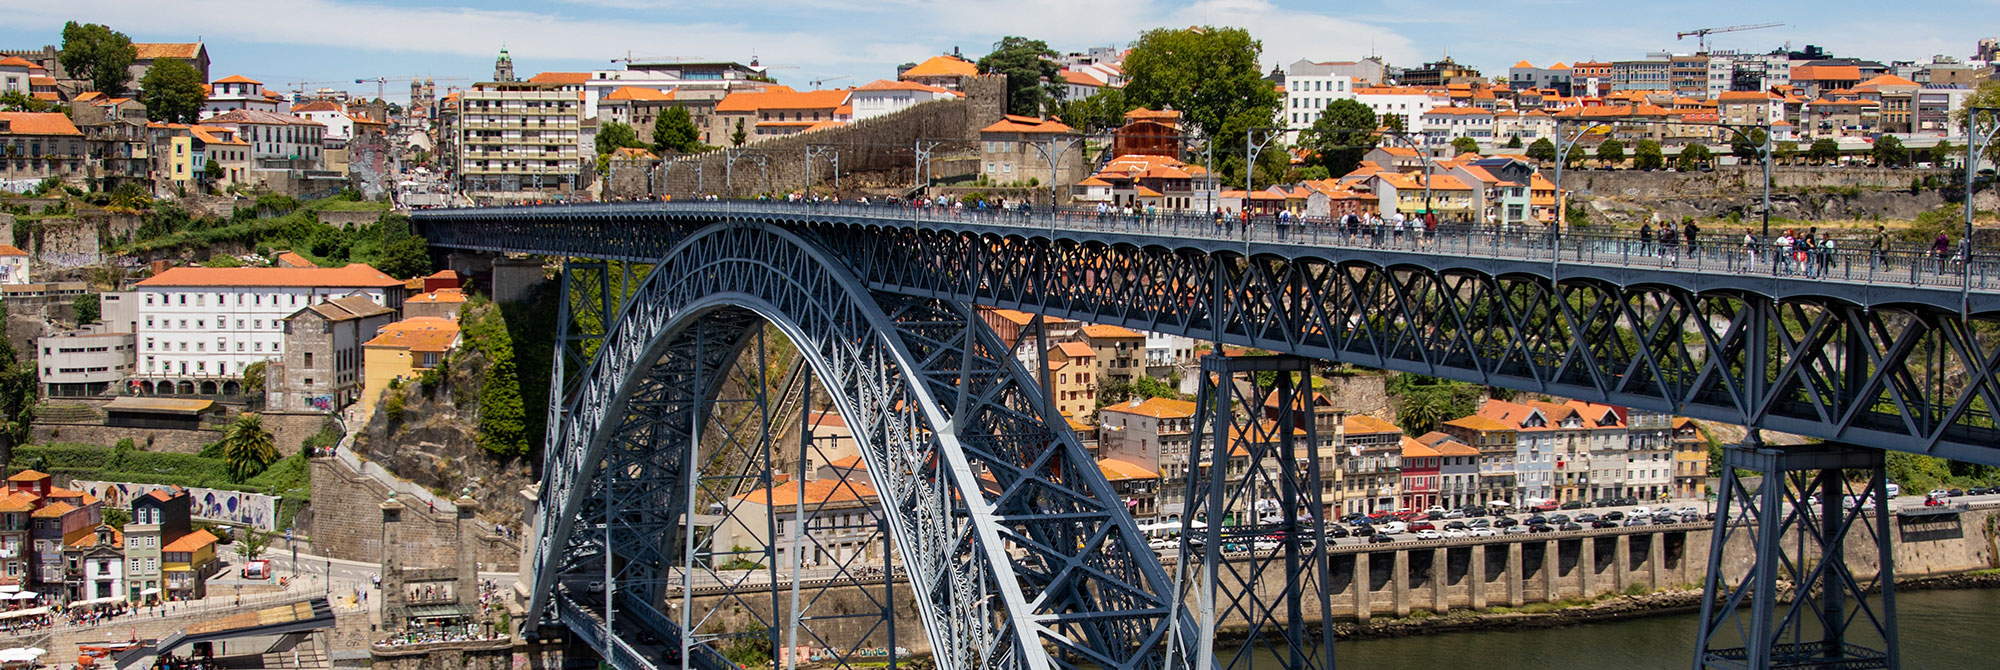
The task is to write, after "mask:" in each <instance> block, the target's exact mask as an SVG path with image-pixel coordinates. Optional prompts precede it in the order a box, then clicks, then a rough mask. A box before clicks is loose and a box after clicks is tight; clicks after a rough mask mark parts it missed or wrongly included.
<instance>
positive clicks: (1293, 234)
mask: <svg viewBox="0 0 2000 670" xmlns="http://www.w3.org/2000/svg"><path fill="white" fill-rule="evenodd" d="M551 207H567V208H585V207H613V208H616V207H640V208H645V209H649V210H656V209H660V208H665V209H670V210H675V209H678V210H685V211H690V212H715V213H719V214H726V215H758V216H780V217H783V216H802V215H803V216H813V217H829V216H832V217H847V218H853V219H857V220H874V221H881V220H885V219H888V220H898V221H904V222H908V223H912V224H916V225H919V226H922V225H925V224H932V225H940V226H945V225H980V226H992V227H998V228H1011V229H1016V230H1019V231H1021V232H1022V233H1024V234H1032V233H1037V232H1040V233H1064V232H1067V233H1072V234H1074V233H1098V234H1106V235H1138V236H1155V237H1168V238H1181V239H1201V240H1209V241H1214V242H1239V243H1243V244H1245V245H1249V244H1260V245H1292V246H1298V247H1308V248H1328V249H1347V250H1369V251H1381V252H1396V253H1404V254H1418V255H1436V256H1448V257H1454V258H1465V257H1481V258H1491V259H1503V260H1514V261H1527V262H1546V263H1549V264H1550V267H1551V270H1552V271H1555V272H1558V273H1560V271H1561V270H1560V268H1561V266H1563V265H1566V264H1567V265H1588V266H1600V267H1603V266H1610V267H1629V268H1643V269H1661V270H1668V271H1684V272H1695V273H1732V274H1757V275H1767V276H1772V277H1780V278H1786V279H1796V280H1810V281H1829V282H1842V283H1852V284H1875V285H1894V286H1904V287H1908V286H1921V287H1939V288H1960V287H1967V288H1971V289H1975V290H2000V254H1991V253H1974V254H1973V255H1972V257H1971V259H1970V260H1969V261H1968V260H1967V259H1966V258H1965V257H1964V256H1963V255H1962V254H1961V253H1959V252H1958V251H1956V249H1957V245H1955V244H1952V245H1948V247H1949V248H1950V249H1952V250H1951V251H1947V252H1943V253H1938V252H1935V251H1933V250H1932V248H1931V247H1929V246H1926V245H1921V244H1910V243H1905V242H1898V241H1890V242H1888V243H1887V244H1883V245H1882V246H1881V248H1873V247H1874V244H1873V242H1872V238H1855V237H1852V236H1848V237H1836V238H1834V244H1833V246H1832V247H1831V248H1826V247H1824V246H1822V247H1817V248H1810V249H1808V248H1805V247H1804V246H1803V245H1799V244H1794V245H1790V246H1783V247H1781V246H1780V245H1778V244H1777V242H1776V241H1775V240H1767V239H1756V238H1747V239H1746V237H1745V232H1744V231H1742V230H1740V229H1739V230H1731V231H1726V232H1721V233H1707V234H1703V235H1700V236H1698V237H1696V238H1695V239H1692V240H1688V239H1682V240H1677V241H1675V242H1674V243H1667V242H1664V241H1662V240H1659V239H1642V238H1640V237H1639V236H1638V235H1635V234H1631V233H1624V232H1610V233H1600V232H1594V231H1575V230H1572V231H1568V232H1563V233H1561V234H1552V233H1551V232H1550V230H1551V229H1549V228H1548V227H1546V226H1542V225H1540V224H1531V226H1486V225H1479V224H1464V223H1451V224H1440V225H1439V226H1437V228H1436V229H1435V230H1426V229H1424V227H1423V226H1422V224H1421V222H1419V221H1415V220H1412V221H1409V222H1408V223H1407V224H1406V225H1405V226H1404V227H1402V228H1400V229H1399V228H1397V227H1396V226H1395V224H1393V223H1391V222H1388V221H1382V220H1377V221H1343V220H1339V219H1328V218H1319V217H1292V218H1287V219H1280V218H1277V217H1273V216H1269V215H1262V216H1254V217H1251V218H1249V219H1248V220H1245V219H1241V218H1236V217H1229V216H1224V217H1220V218H1218V217H1216V216H1214V215H1211V214H1205V213H1186V212H1156V213H1145V212H1132V213H1127V212H1125V211H1122V210H1115V211H1106V212H1102V213H1100V212H1098V211H1096V210H1089V209H1068V208H1065V209H1053V210H1051V209H1048V208H1029V207H1019V208H1005V209H1002V208H964V207H958V206H949V207H948V206H940V205H921V204H917V205H913V204H911V203H908V202H897V203H877V204H860V203H831V202H809V201H808V202H787V201H773V200H705V201H689V202H671V203H624V204H619V203H612V204H609V205H584V204H580V205H560V204H558V205H544V206H538V207H533V208H502V210H503V211H506V210H515V209H519V210H520V211H523V212H541V213H546V211H547V209H548V208H551Z"/></svg>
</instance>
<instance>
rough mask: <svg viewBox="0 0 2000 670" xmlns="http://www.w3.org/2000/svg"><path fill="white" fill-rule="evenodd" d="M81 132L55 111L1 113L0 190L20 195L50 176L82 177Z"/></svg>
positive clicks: (83, 167)
mask: <svg viewBox="0 0 2000 670" xmlns="http://www.w3.org/2000/svg"><path fill="white" fill-rule="evenodd" d="M84 156H85V152H84V141H83V131H82V130H79V129H77V127H76V124H75V123H72V122H70V120H69V117H68V116H67V115H63V114H57V113H54V112H47V113H35V112H0V190H7V191H16V192H23V191H26V190H28V189H29V188H32V187H33V186H34V185H35V184H36V183H39V182H40V181H42V180H43V179H47V178H49V177H65V178H79V177H81V176H82V175H83V174H84V170H85V169H86V166H85V164H84Z"/></svg>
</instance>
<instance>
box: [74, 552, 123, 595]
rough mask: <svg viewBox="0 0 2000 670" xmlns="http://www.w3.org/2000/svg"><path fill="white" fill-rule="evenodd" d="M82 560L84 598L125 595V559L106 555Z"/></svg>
mask: <svg viewBox="0 0 2000 670" xmlns="http://www.w3.org/2000/svg"><path fill="white" fill-rule="evenodd" d="M82 561H83V593H82V594H81V595H82V596H83V599H84V600H96V599H98V598H123V597H125V595H126V592H125V561H123V560H121V559H119V558H118V557H117V556H108V555H100V556H90V557H86V558H84V559H82Z"/></svg>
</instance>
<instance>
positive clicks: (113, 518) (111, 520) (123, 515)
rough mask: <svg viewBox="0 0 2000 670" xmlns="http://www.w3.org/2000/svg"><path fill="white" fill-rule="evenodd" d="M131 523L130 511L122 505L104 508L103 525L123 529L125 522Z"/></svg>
mask: <svg viewBox="0 0 2000 670" xmlns="http://www.w3.org/2000/svg"><path fill="white" fill-rule="evenodd" d="M128 523H132V511H131V510H128V509H125V508H123V507H106V508H104V525H106V526H110V527H112V528H116V529H118V530H125V524H128Z"/></svg>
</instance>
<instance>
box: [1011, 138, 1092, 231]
mask: <svg viewBox="0 0 2000 670" xmlns="http://www.w3.org/2000/svg"><path fill="white" fill-rule="evenodd" d="M1092 137H1103V136H1102V135H1081V134H1080V135H1077V136H1075V137H1071V138H1068V139H1064V140H1057V139H1056V138H1054V137H1050V138H1048V139H1045V140H1042V142H1041V143H1040V144H1037V143H1035V142H1026V141H1023V143H1025V144H1027V145H1028V146H1030V147H1034V149H1035V152H1036V153H1039V154H1041V156H1042V160H1043V161H1045V162H1047V163H1048V164H1049V211H1050V212H1054V211H1055V209H1056V189H1057V188H1059V187H1060V186H1061V182H1062V179H1061V173H1060V172H1058V170H1060V168H1061V167H1062V157H1063V155H1064V154H1068V153H1069V151H1070V150H1071V149H1075V148H1077V147H1078V146H1080V145H1084V144H1085V143H1086V142H1089V141H1090V139H1091V138H1092ZM1058 145H1060V147H1059V146H1058ZM1053 221H1054V220H1053V219H1051V223H1050V225H1051V226H1053V225H1055V224H1054V223H1053ZM1050 239H1051V241H1053V239H1054V238H1050Z"/></svg>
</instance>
